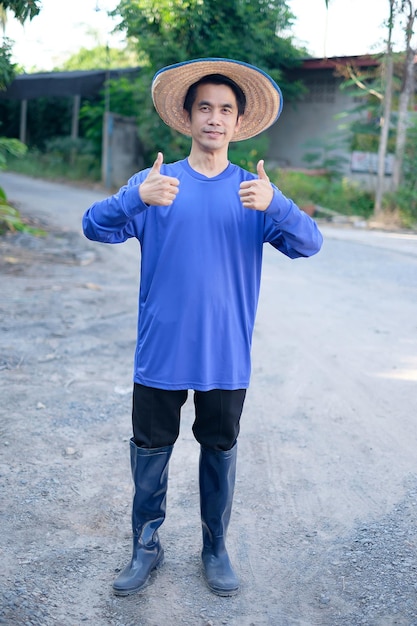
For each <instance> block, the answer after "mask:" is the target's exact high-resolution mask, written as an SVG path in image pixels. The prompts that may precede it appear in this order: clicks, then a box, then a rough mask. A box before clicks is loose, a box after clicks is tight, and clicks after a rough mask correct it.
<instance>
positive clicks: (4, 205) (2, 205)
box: [0, 137, 40, 235]
mask: <svg viewBox="0 0 417 626" xmlns="http://www.w3.org/2000/svg"><path fill="white" fill-rule="evenodd" d="M25 153H26V146H25V145H24V144H23V143H21V142H20V141H18V140H17V139H8V138H5V137H0V170H4V169H5V168H6V166H7V163H8V159H10V158H15V159H19V158H22V157H23V155H24V154H25ZM7 231H29V232H34V233H35V232H36V233H38V232H40V231H39V230H38V229H35V228H33V227H31V226H30V225H29V224H28V223H27V222H26V221H25V220H24V219H22V217H21V215H20V213H19V211H18V210H17V209H16V208H15V207H14V206H12V205H11V204H10V203H9V202H8V200H7V196H6V192H5V191H4V189H3V188H2V187H0V235H3V234H4V233H5V232H7Z"/></svg>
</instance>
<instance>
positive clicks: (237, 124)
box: [234, 115, 243, 133]
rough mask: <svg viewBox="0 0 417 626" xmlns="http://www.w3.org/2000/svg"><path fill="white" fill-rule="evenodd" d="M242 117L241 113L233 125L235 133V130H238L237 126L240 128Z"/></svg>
mask: <svg viewBox="0 0 417 626" xmlns="http://www.w3.org/2000/svg"><path fill="white" fill-rule="evenodd" d="M242 118H243V115H239V117H238V118H237V120H236V126H235V130H234V132H235V133H237V131H238V130H239V128H240V126H241V124H242Z"/></svg>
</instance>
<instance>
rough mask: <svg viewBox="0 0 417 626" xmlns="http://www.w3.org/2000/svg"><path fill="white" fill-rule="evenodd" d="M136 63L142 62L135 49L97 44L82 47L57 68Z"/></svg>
mask: <svg viewBox="0 0 417 626" xmlns="http://www.w3.org/2000/svg"><path fill="white" fill-rule="evenodd" d="M136 65H140V62H139V58H138V55H137V53H136V51H135V50H133V49H129V48H123V49H119V48H109V47H108V46H104V45H97V46H94V48H80V49H79V50H78V51H77V52H75V53H74V54H72V55H71V56H70V57H69V58H68V59H67V60H66V61H64V62H63V63H61V64H60V65H59V66H58V67H56V68H55V70H56V71H64V72H70V71H72V70H95V69H120V68H122V67H135V66H136Z"/></svg>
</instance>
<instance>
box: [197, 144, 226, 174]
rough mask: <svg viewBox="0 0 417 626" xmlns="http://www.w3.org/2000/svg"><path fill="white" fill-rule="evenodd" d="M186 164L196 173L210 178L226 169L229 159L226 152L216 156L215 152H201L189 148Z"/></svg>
mask: <svg viewBox="0 0 417 626" xmlns="http://www.w3.org/2000/svg"><path fill="white" fill-rule="evenodd" d="M188 163H189V164H190V166H191V167H192V168H193V170H195V171H196V172H199V173H200V174H204V176H208V177H210V178H212V177H214V176H217V175H218V174H221V172H223V171H224V170H225V169H226V167H227V166H228V165H229V159H228V156H227V151H226V152H222V153H221V154H218V153H217V152H201V151H197V150H193V148H191V152H190V156H189V157H188Z"/></svg>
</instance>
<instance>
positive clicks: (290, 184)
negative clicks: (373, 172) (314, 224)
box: [270, 170, 374, 219]
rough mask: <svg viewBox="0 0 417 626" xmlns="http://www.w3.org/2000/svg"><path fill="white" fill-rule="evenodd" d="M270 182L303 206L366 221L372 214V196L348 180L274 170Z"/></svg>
mask: <svg viewBox="0 0 417 626" xmlns="http://www.w3.org/2000/svg"><path fill="white" fill-rule="evenodd" d="M270 179H271V181H272V182H273V183H274V184H276V185H277V187H279V189H281V191H282V193H283V194H284V195H286V196H288V197H289V198H291V199H292V200H294V202H295V203H296V204H298V206H300V207H303V206H307V205H309V204H315V205H319V206H322V207H324V208H326V209H330V210H332V211H335V212H336V213H340V214H342V215H355V216H356V215H357V216H359V217H363V218H365V219H367V218H369V217H370V216H371V215H372V212H373V207H374V198H373V194H371V193H370V192H367V191H364V190H363V189H361V187H360V186H359V185H357V184H356V183H354V182H352V181H350V180H349V179H347V178H340V179H331V178H328V177H327V176H318V175H314V176H310V175H309V174H305V173H303V172H292V171H289V170H275V171H273V172H272V173H271V174H270Z"/></svg>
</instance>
